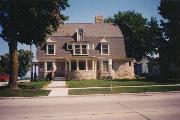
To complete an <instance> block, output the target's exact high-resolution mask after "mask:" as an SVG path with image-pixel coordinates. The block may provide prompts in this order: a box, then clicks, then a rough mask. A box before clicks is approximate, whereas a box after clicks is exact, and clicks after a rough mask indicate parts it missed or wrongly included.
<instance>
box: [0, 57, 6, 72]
mask: <svg viewBox="0 0 180 120" xmlns="http://www.w3.org/2000/svg"><path fill="white" fill-rule="evenodd" d="M0 57H1V59H0V74H1V73H6V74H7V72H8V66H7V65H8V54H5V55H3V56H0Z"/></svg>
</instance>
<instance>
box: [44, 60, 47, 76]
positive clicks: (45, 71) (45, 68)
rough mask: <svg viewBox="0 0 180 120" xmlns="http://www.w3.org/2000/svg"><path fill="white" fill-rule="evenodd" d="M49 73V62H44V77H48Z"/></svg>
mask: <svg viewBox="0 0 180 120" xmlns="http://www.w3.org/2000/svg"><path fill="white" fill-rule="evenodd" d="M46 75H47V62H44V78H46Z"/></svg>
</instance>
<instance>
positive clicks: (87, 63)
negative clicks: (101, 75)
mask: <svg viewBox="0 0 180 120" xmlns="http://www.w3.org/2000/svg"><path fill="white" fill-rule="evenodd" d="M86 70H88V61H87V60H86Z"/></svg>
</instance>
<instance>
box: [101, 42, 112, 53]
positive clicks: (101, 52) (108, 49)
mask: <svg viewBox="0 0 180 120" xmlns="http://www.w3.org/2000/svg"><path fill="white" fill-rule="evenodd" d="M103 45H108V54H104V53H103V48H102V46H103ZM101 55H110V45H109V44H101Z"/></svg>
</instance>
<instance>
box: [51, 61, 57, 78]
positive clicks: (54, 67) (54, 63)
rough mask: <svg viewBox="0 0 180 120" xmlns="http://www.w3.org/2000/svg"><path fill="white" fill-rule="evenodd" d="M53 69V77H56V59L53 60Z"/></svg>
mask: <svg viewBox="0 0 180 120" xmlns="http://www.w3.org/2000/svg"><path fill="white" fill-rule="evenodd" d="M52 64H53V70H52V78H54V72H55V70H56V62H55V61H53V63H52Z"/></svg>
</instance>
